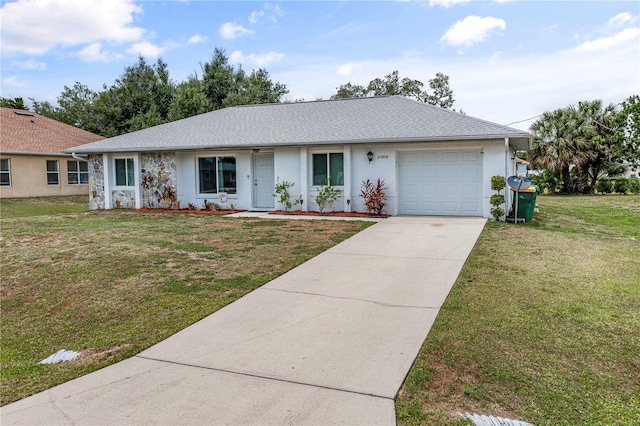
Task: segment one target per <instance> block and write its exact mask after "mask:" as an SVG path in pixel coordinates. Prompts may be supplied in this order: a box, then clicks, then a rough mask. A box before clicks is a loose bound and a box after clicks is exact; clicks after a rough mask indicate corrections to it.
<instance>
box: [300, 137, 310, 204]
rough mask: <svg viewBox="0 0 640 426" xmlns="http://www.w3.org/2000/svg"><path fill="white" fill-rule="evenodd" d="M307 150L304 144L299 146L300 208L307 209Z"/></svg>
mask: <svg viewBox="0 0 640 426" xmlns="http://www.w3.org/2000/svg"><path fill="white" fill-rule="evenodd" d="M309 161H310V157H309V152H308V149H307V147H306V146H303V147H300V196H301V197H302V206H301V209H300V210H302V211H304V212H308V211H309Z"/></svg>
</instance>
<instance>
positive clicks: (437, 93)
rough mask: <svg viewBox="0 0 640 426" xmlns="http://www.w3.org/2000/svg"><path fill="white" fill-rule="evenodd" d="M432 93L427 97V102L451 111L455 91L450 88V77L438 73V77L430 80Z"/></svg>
mask: <svg viewBox="0 0 640 426" xmlns="http://www.w3.org/2000/svg"><path fill="white" fill-rule="evenodd" d="M429 88H430V89H431V93H430V94H427V95H426V98H425V100H424V101H425V102H426V103H428V104H431V105H436V106H439V107H440V108H445V109H450V108H451V107H452V106H453V102H454V99H453V90H451V87H449V76H448V75H445V74H442V73H441V72H438V73H436V76H435V77H434V78H432V79H431V80H429Z"/></svg>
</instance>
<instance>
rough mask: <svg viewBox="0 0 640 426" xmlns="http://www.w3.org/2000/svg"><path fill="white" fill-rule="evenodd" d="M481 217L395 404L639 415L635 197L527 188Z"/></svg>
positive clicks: (525, 416) (562, 421)
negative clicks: (533, 203)
mask: <svg viewBox="0 0 640 426" xmlns="http://www.w3.org/2000/svg"><path fill="white" fill-rule="evenodd" d="M538 204H539V206H540V213H537V214H536V216H535V219H536V220H535V221H533V222H532V223H530V224H524V225H523V224H520V225H514V224H505V223H488V224H487V226H486V227H485V229H484V231H483V233H482V234H481V236H480V239H479V240H478V243H477V244H476V246H475V247H474V249H473V251H472V253H471V255H470V257H469V259H468V260H467V263H466V264H465V266H464V268H463V270H462V272H461V274H460V276H459V278H458V280H457V282H456V284H455V286H454V288H453V290H452V292H451V293H450V295H449V297H448V298H447V300H446V302H445V304H444V306H443V307H442V310H441V311H440V314H439V315H438V318H437V320H436V322H435V324H434V326H433V328H432V330H431V332H430V333H429V336H428V337H427V340H426V341H425V343H424V346H423V348H422V351H421V353H420V355H419V356H418V359H417V361H416V363H415V365H414V367H413V368H412V370H411V372H410V373H409V376H408V378H407V381H406V383H405V385H404V386H403V388H402V390H401V392H400V395H399V397H398V400H397V403H396V411H397V417H398V422H399V424H421V425H422V424H442V425H445V424H456V423H463V422H462V421H461V420H460V418H459V417H458V416H457V413H460V412H471V413H479V414H487V415H495V416H500V417H507V418H512V419H520V420H525V421H528V422H530V423H533V424H536V425H578V424H580V425H583V424H584V425H587V424H588V425H637V424H640V196H638V195H633V196H592V197H580V196H572V197H560V196H542V197H539V198H538Z"/></svg>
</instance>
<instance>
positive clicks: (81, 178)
mask: <svg viewBox="0 0 640 426" xmlns="http://www.w3.org/2000/svg"><path fill="white" fill-rule="evenodd" d="M67 179H68V181H69V185H79V184H80V185H84V184H87V183H89V165H88V164H87V162H86V161H71V160H69V161H67Z"/></svg>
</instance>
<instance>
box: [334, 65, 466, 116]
mask: <svg viewBox="0 0 640 426" xmlns="http://www.w3.org/2000/svg"><path fill="white" fill-rule="evenodd" d="M423 87H424V83H422V82H421V81H419V80H413V79H410V78H406V77H405V78H402V79H401V78H400V76H399V74H398V71H397V70H395V71H393V72H391V73H390V74H387V75H385V76H384V78H375V79H373V80H371V81H370V82H369V84H368V85H367V86H360V85H357V84H352V83H346V84H343V85H340V86H338V87H337V88H336V90H337V91H336V93H335V94H334V95H332V96H331V99H352V98H365V97H369V96H405V97H407V98H413V99H416V100H418V101H420V102H426V103H428V104H430V105H436V106H439V107H441V108H448V109H450V108H451V107H452V106H453V102H454V99H453V90H451V87H449V77H448V76H447V75H445V74H442V73H440V72H439V73H437V74H436V76H435V77H434V78H432V79H431V80H429V89H430V90H429V91H427V90H423Z"/></svg>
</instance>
